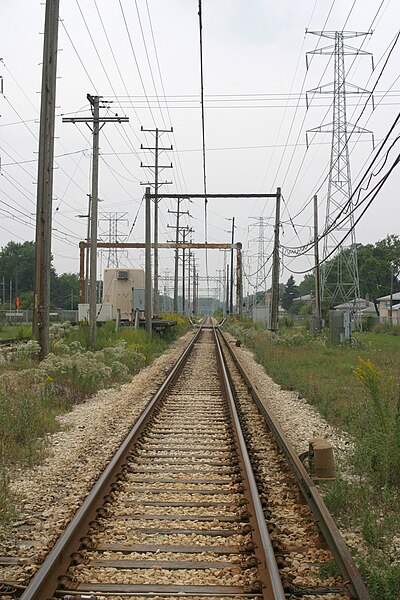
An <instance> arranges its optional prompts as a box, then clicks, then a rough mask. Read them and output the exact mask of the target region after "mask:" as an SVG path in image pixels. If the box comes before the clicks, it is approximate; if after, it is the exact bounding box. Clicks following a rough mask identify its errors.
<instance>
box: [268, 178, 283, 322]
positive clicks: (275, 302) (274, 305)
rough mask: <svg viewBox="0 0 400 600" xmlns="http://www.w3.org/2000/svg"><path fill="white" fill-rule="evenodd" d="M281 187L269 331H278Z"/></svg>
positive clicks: (276, 223) (277, 214) (276, 222)
mask: <svg viewBox="0 0 400 600" xmlns="http://www.w3.org/2000/svg"><path fill="white" fill-rule="evenodd" d="M280 214H281V188H277V190H276V205H275V228H274V253H273V263H272V298H271V326H270V329H271V331H274V332H275V333H276V332H277V331H278V306H279V230H280V226H281V221H280V219H281V217H280Z"/></svg>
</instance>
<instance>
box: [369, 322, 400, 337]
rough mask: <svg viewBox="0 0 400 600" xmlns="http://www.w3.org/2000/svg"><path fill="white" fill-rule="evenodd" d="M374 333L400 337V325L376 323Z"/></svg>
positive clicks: (373, 328)
mask: <svg viewBox="0 0 400 600" xmlns="http://www.w3.org/2000/svg"><path fill="white" fill-rule="evenodd" d="M372 331H373V332H374V333H389V334H390V335H400V325H392V324H391V323H376V324H375V325H374V326H373V327H372Z"/></svg>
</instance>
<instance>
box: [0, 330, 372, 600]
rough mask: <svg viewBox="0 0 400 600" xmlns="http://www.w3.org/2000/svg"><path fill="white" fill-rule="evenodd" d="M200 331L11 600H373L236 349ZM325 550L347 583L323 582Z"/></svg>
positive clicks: (340, 580)
mask: <svg viewBox="0 0 400 600" xmlns="http://www.w3.org/2000/svg"><path fill="white" fill-rule="evenodd" d="M204 325H206V327H201V328H200V329H199V331H198V333H197V335H196V336H195V337H194V339H193V341H192V343H191V344H190V346H189V347H188V348H187V349H186V350H185V352H184V353H183V355H182V357H181V359H180V361H178V363H177V364H176V365H175V367H174V368H173V370H172V371H171V373H170V375H169V377H168V378H167V380H166V381H165V382H164V384H163V385H162V386H161V388H160V389H159V391H158V392H157V394H156V395H155V396H154V397H153V399H152V400H151V401H150V403H149V404H148V405H147V408H146V409H145V411H144V412H143V414H142V415H141V417H140V418H139V420H138V421H137V423H136V425H135V426H134V427H133V429H132V431H131V433H130V434H129V435H128V436H127V438H126V439H125V441H124V443H123V444H122V446H121V447H120V449H119V450H118V452H117V453H116V455H115V456H114V457H113V459H112V460H111V462H110V463H109V465H108V467H107V468H106V470H105V471H104V472H103V474H102V475H101V477H100V478H99V480H98V482H97V483H96V484H95V486H94V488H93V490H92V492H91V493H90V494H89V496H88V497H87V499H86V500H85V502H84V504H83V505H82V507H81V508H80V509H79V510H78V512H77V513H76V515H75V517H74V518H73V520H72V521H71V523H70V525H69V526H68V528H67V529H66V530H65V532H64V534H63V535H62V536H61V538H60V539H59V541H58V542H57V543H56V544H55V546H54V548H53V550H52V551H51V552H50V553H49V555H48V556H47V558H46V559H45V561H44V563H43V565H42V566H41V568H40V569H39V570H38V571H37V572H36V574H35V575H34V577H33V578H32V580H31V581H30V582H27V586H26V587H25V586H22V587H18V586H16V587H15V594H14V595H15V597H21V598H22V599H23V600H27V599H29V600H47V599H50V598H54V597H61V598H64V599H68V600H70V599H72V598H74V599H78V598H114V599H117V598H138V597H140V598H144V597H149V596H152V597H154V596H160V597H181V596H182V595H186V596H189V597H196V598H203V597H204V598H205V597H208V598H210V597H212V598H216V597H220V598H221V597H223V598H229V597H235V598H239V597H251V598H258V597H259V598H264V599H265V600H283V599H284V598H295V597H296V598H298V597H303V598H308V597H313V598H318V597H320V598H329V599H336V598H343V597H347V598H349V597H352V598H357V599H358V600H368V598H369V596H368V593H367V591H366V589H365V587H364V585H363V583H362V581H361V579H360V578H359V575H358V573H357V570H356V568H355V565H354V563H353V562H352V560H351V558H350V556H349V555H348V553H347V554H346V549H345V547H343V546H344V545H343V546H342V545H341V544H342V543H341V542H340V539H339V538H338V537H337V536H338V534H337V531H335V528H334V526H332V523H330V522H329V518H328V517H329V515H328V517H327V515H326V514H322V513H321V512H318V510H317V509H318V507H317V508H316V507H315V506H314V504H313V502H314V503H315V498H317V494H316V491H315V489H314V487H315V486H314V487H313V484H312V482H311V480H310V481H308V480H307V476H306V474H305V473H301V476H299V474H298V473H297V472H296V469H294V472H295V474H294V475H293V473H292V470H293V464H291V467H292V470H291V469H290V468H289V467H288V463H287V459H288V460H289V464H290V463H291V462H292V463H294V466H295V467H296V468H297V469H300V470H301V469H302V468H303V467H302V465H301V463H299V464H297V462H299V461H297V462H296V457H291V456H290V455H287V453H286V451H285V447H284V448H283V451H284V453H285V454H286V457H285V455H284V454H283V453H282V444H283V443H284V439H283V437H282V435H281V437H279V434H280V433H281V432H279V430H276V431H274V427H275V429H276V426H275V424H272V426H271V422H268V428H267V427H266V425H265V418H266V415H264V416H263V415H260V413H259V412H258V409H257V407H256V404H255V400H256V401H257V398H256V393H255V390H254V389H253V388H252V386H251V383H250V382H249V381H248V380H247V381H246V374H245V373H241V372H240V370H239V367H238V366H237V365H236V364H235V360H234V358H235V357H234V353H232V352H231V351H230V347H229V344H228V343H226V342H223V341H222V342H221V341H220V340H219V337H218V334H217V332H216V330H215V329H214V328H213V327H212V326H211V327H210V323H209V322H204ZM207 325H208V327H207ZM224 355H225V358H224ZM271 429H272V431H273V433H272V432H271ZM276 436H278V438H279V439H278V444H279V445H280V446H281V447H280V448H279V447H278V445H277V442H276V439H277V437H276ZM282 440H283V441H282ZM299 465H300V466H299ZM299 486H300V488H299ZM311 488H312V489H311ZM299 490H300V492H301V493H300V494H299ZM301 495H303V496H306V497H307V498H308V500H309V501H310V505H311V508H312V509H313V511H314V512H311V509H310V508H309V507H308V506H305V505H304V503H302V502H301V497H300V496H301ZM311 497H312V498H311ZM318 503H319V500H318V501H317V504H318ZM318 506H319V505H318ZM319 508H320V507H319ZM316 518H317V519H318V522H319V527H318V525H317V523H316ZM322 519H325V520H327V521H328V523H325V524H324V525H323V526H321V520H322ZM321 530H322V531H324V534H325V538H324V539H322V536H321ZM332 532H333V533H332ZM327 541H328V542H329V545H330V546H331V549H332V552H333V555H334V556H335V559H336V560H337V562H338V564H339V567H340V569H341V571H342V575H343V576H344V580H343V578H340V577H335V578H332V577H331V578H328V577H322V576H321V575H320V574H319V573H320V566H321V565H323V564H327V563H330V562H331V561H332V552H331V550H329V549H327V543H326V542H327ZM344 581H346V584H345V583H344ZM5 584H7V585H9V586H10V587H9V588H8V589H11V586H12V585H13V582H11V581H10V582H5ZM0 597H1V587H0Z"/></svg>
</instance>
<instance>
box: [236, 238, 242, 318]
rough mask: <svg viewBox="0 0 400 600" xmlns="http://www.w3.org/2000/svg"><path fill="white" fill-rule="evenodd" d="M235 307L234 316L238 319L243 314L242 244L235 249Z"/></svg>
mask: <svg viewBox="0 0 400 600" xmlns="http://www.w3.org/2000/svg"><path fill="white" fill-rule="evenodd" d="M236 305H237V307H236V314H237V315H238V317H239V319H240V318H241V317H242V314H243V278H242V244H241V243H240V242H238V244H237V249H236Z"/></svg>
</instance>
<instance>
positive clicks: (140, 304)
mask: <svg viewBox="0 0 400 600" xmlns="http://www.w3.org/2000/svg"><path fill="white" fill-rule="evenodd" d="M144 302H145V299H144V288H135V289H134V290H133V310H138V311H140V312H143V311H144Z"/></svg>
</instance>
